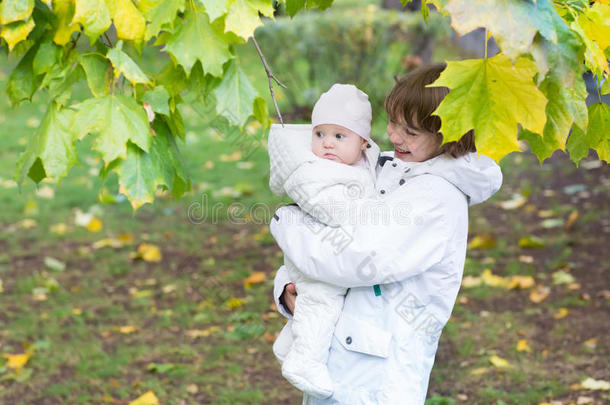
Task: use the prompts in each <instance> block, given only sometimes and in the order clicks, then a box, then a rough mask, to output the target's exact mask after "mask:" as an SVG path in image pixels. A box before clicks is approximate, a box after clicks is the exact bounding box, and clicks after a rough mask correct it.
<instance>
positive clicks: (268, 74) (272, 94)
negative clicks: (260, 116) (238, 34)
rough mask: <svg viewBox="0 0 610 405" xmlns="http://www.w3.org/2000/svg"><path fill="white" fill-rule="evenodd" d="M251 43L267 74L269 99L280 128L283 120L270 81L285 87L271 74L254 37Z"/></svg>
mask: <svg viewBox="0 0 610 405" xmlns="http://www.w3.org/2000/svg"><path fill="white" fill-rule="evenodd" d="M252 42H254V46H255V47H256V51H257V52H258V56H260V58H261V61H262V62H263V66H264V67H265V72H267V78H268V79H269V91H270V92H271V98H272V99H273V105H274V106H275V112H277V116H278V117H279V119H280V124H282V126H284V120H283V119H282V114H281V113H280V108H279V107H278V106H277V100H276V99H275V94H274V93H273V82H272V80H274V81H275V82H276V83H277V84H278V85H279V86H281V87H283V88H285V89H286V88H287V87H286V86H284V85H283V84H282V83H281V82H280V81H279V80H278V79H277V77H275V76H274V75H273V73H271V70H270V69H269V65H267V60H265V56H264V55H263V52H262V51H261V48H260V47H259V46H258V42H256V38H254V35H252Z"/></svg>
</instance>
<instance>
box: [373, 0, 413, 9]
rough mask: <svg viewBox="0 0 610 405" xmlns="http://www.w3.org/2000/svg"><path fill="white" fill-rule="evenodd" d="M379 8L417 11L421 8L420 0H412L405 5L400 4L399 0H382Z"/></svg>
mask: <svg viewBox="0 0 610 405" xmlns="http://www.w3.org/2000/svg"><path fill="white" fill-rule="evenodd" d="M381 8H387V9H392V10H402V11H419V9H420V8H421V0H413V1H411V2H410V3H409V4H407V5H406V7H403V6H402V4H400V0H383V1H382V2H381Z"/></svg>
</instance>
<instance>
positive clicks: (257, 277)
mask: <svg viewBox="0 0 610 405" xmlns="http://www.w3.org/2000/svg"><path fill="white" fill-rule="evenodd" d="M266 278H267V275H266V274H265V273H264V272H262V271H257V272H254V273H252V274H251V275H250V276H249V277H247V278H246V279H245V280H244V287H246V288H250V287H251V286H252V284H259V283H262V282H263V281H265V279H266Z"/></svg>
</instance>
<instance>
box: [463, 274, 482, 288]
mask: <svg viewBox="0 0 610 405" xmlns="http://www.w3.org/2000/svg"><path fill="white" fill-rule="evenodd" d="M480 285H481V277H472V276H465V277H464V278H463V279H462V287H464V288H470V287H477V286H480Z"/></svg>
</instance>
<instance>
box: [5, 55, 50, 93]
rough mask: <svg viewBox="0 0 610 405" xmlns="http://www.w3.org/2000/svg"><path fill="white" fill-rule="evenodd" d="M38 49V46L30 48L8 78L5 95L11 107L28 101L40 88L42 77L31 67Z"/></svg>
mask: <svg viewBox="0 0 610 405" xmlns="http://www.w3.org/2000/svg"><path fill="white" fill-rule="evenodd" d="M38 48H39V46H38V45H34V46H33V47H32V48H30V49H29V50H28V51H27V52H26V54H25V55H23V57H22V58H21V60H20V61H19V63H18V64H17V66H16V67H15V68H14V69H13V71H12V72H11V75H10V76H9V79H8V84H7V86H6V93H7V94H8V96H9V98H10V99H11V103H12V104H13V105H17V104H19V103H20V102H21V101H23V100H30V99H31V98H32V95H33V94H34V93H35V92H36V90H37V89H38V87H39V86H40V82H41V81H42V77H41V76H40V75H36V74H35V73H34V69H33V67H32V65H33V61H34V57H35V56H36V53H37V52H38Z"/></svg>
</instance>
